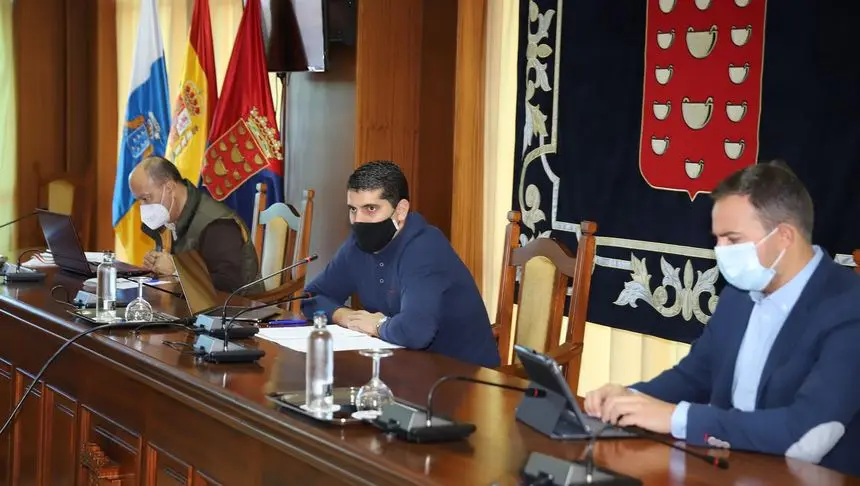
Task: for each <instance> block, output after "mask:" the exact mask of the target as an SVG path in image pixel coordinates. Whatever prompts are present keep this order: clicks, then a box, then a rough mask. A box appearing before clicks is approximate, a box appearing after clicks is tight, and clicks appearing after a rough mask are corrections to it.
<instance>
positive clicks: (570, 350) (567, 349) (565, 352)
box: [546, 343, 582, 365]
mask: <svg viewBox="0 0 860 486" xmlns="http://www.w3.org/2000/svg"><path fill="white" fill-rule="evenodd" d="M581 354H582V343H564V344H562V345H561V346H559V347H557V348H554V349H552V350H550V351H549V352H548V353H546V355H547V356H548V357H550V358H552V359H553V361H555V362H556V363H558V364H560V365H566V364H567V363H570V362H571V361H573V359H574V358H576V357H577V356H579V355H581Z"/></svg>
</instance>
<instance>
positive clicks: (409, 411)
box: [370, 375, 546, 443]
mask: <svg viewBox="0 0 860 486" xmlns="http://www.w3.org/2000/svg"><path fill="white" fill-rule="evenodd" d="M449 381H465V382H469V383H475V384H479V385H488V386H494V387H497V388H504V389H506V390H515V391H521V392H523V393H526V394H527V395H529V396H534V397H543V396H545V395H546V392H545V391H544V390H541V389H539V388H521V387H518V386H511V385H503V384H500V383H493V382H492V381H485V380H479V379H477V378H471V377H468V376H456V375H449V376H444V377H442V378H440V379H438V380H436V382H435V383H433V386H431V387H430V391H429V392H428V394H427V408H426V410H425V411H421V410H420V409H418V408H416V407H415V406H412V405H411V404H408V403H406V402H397V401H396V402H394V403H392V404H388V405H384V406H383V407H382V413H381V414H380V415H379V417H377V418H375V419H372V420H370V423H371V424H373V425H374V426H376V427H377V428H379V429H381V430H382V431H383V432H386V433H388V434H393V435H394V436H396V437H397V438H399V439H401V440H405V441H407V442H415V443H431V442H448V441H455V440H462V439H466V438H467V437H469V436H470V435H472V433H473V432H474V431H475V429H476V427H475V425H474V424H469V423H458V422H454V421H453V420H450V419H447V418H443V417H439V416H434V415H433V411H432V409H433V396H434V395H435V392H436V389H437V388H439V386H440V385H442V384H443V383H446V382H449Z"/></svg>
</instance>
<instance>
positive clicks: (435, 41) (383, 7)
mask: <svg viewBox="0 0 860 486" xmlns="http://www.w3.org/2000/svg"><path fill="white" fill-rule="evenodd" d="M457 3H458V2H457V0H375V1H367V2H359V3H358V40H357V56H356V58H357V60H356V153H355V162H356V165H360V164H362V163H364V162H367V161H369V160H375V159H390V160H393V161H394V162H396V163H397V164H398V165H400V167H401V168H402V169H403V172H404V174H406V178H407V180H408V181H409V186H410V193H411V194H410V195H411V199H412V208H413V209H415V210H416V211H418V212H420V213H422V214H423V215H424V216H425V217H426V218H427V220H428V221H429V222H430V224H432V225H434V226H437V227H439V228H440V229H441V230H442V231H443V232H444V233H445V234H446V235H450V228H451V184H452V165H453V160H454V159H453V143H454V141H453V140H454V88H455V87H454V69H455V66H456V55H457V44H456V39H457V15H458V9H457Z"/></svg>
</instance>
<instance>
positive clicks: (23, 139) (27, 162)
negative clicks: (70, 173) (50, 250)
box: [13, 0, 69, 247]
mask: <svg viewBox="0 0 860 486" xmlns="http://www.w3.org/2000/svg"><path fill="white" fill-rule="evenodd" d="M65 15H66V8H65V2H64V0H31V1H27V2H15V4H14V15H13V19H14V26H13V27H14V34H13V38H14V42H15V62H16V69H15V78H16V79H15V82H16V90H17V100H18V130H17V141H18V171H17V187H16V193H17V195H16V198H17V207H18V209H19V211H20V212H21V213H25V212H27V211H31V210H32V209H33V208H35V207H36V206H37V204H38V199H39V183H38V177H39V175H38V174H39V173H43V174H44V173H52V172H55V171H60V170H63V169H65V164H66V123H67V120H66V112H65V107H66V95H67V92H66V66H67V63H68V62H69V61H67V59H66V49H65V46H66V40H67V39H66V20H65ZM19 224H20V225H21V226H20V227H19V228H18V240H19V243H18V244H19V247H27V246H35V245H44V238H42V235H41V232H40V231H39V227H38V224H37V222H36V220H35V219H34V218H31V219H29V220H26V221H22V222H21V223H19Z"/></svg>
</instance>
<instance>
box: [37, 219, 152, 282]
mask: <svg viewBox="0 0 860 486" xmlns="http://www.w3.org/2000/svg"><path fill="white" fill-rule="evenodd" d="M36 214H37V216H38V217H39V226H41V227H42V233H43V234H44V235H45V242H46V243H47V244H48V250H50V252H51V256H52V257H53V258H54V263H55V264H56V265H57V266H58V267H60V269H62V270H65V271H68V272H72V273H75V274H78V275H82V276H84V277H87V278H91V277H95V276H96V270H97V269H98V266H99V263H101V262H98V263H96V262H90V261H88V260H87V256H86V254H85V253H84V248H83V245H81V240H80V238H79V237H78V232H77V231H76V230H75V225H74V224H73V223H72V217H71V216H69V215H68V214H60V213H53V212H51V211H45V210H44V209H37V210H36ZM114 266H115V267H116V274H117V276H118V277H136V276H142V275H147V274H149V273H151V272H150V271H149V270H147V269H146V268H143V267H138V266H135V265H129V264H128V263H123V262H115V263H114Z"/></svg>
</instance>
